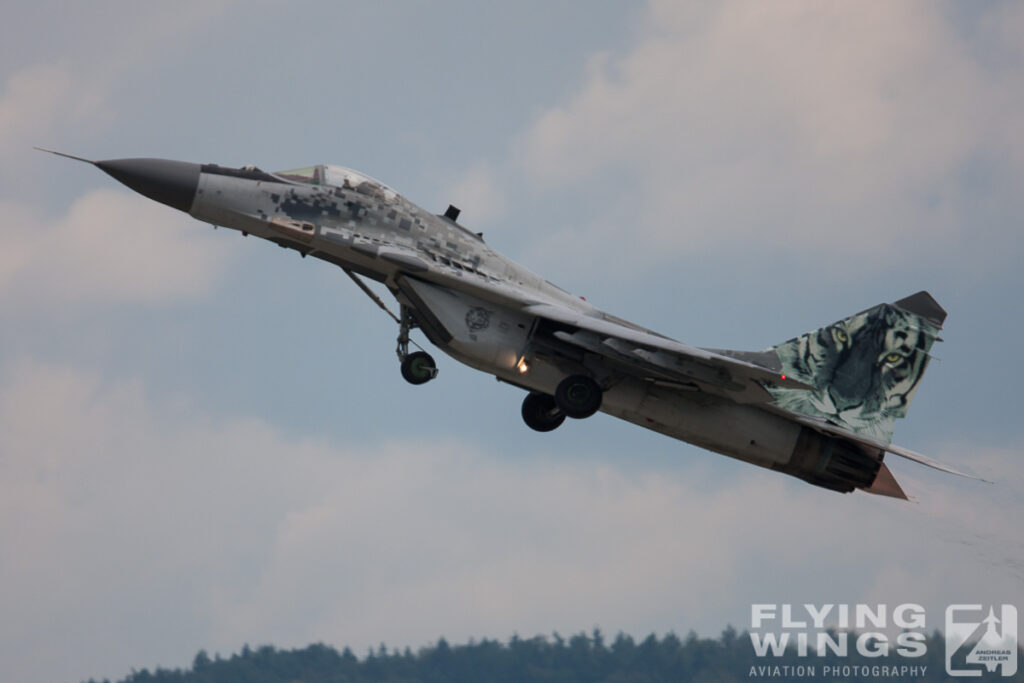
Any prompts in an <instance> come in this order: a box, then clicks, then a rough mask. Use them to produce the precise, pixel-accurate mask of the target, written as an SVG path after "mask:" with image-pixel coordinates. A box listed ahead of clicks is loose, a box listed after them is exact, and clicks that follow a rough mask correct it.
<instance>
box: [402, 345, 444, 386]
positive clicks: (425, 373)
mask: <svg viewBox="0 0 1024 683" xmlns="http://www.w3.org/2000/svg"><path fill="white" fill-rule="evenodd" d="M436 376H437V363H435V362H434V359H433V358H431V356H430V354H429V353H427V352H426V351H416V352H415V353H410V354H409V355H408V356H406V357H405V358H404V359H403V360H402V377H404V378H405V381H406V382H408V383H409V384H423V383H424V382H429V381H430V380H432V379H434V377H436Z"/></svg>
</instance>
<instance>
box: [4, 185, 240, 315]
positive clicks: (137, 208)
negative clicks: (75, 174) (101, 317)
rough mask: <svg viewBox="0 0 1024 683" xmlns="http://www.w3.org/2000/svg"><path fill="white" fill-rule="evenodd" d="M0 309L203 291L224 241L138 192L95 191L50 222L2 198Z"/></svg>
mask: <svg viewBox="0 0 1024 683" xmlns="http://www.w3.org/2000/svg"><path fill="white" fill-rule="evenodd" d="M0 212H2V213H3V214H4V216H6V217H7V220H8V221H9V222H8V224H7V227H6V229H5V230H4V231H2V232H0V307H2V308H4V309H7V310H25V309H38V308H41V307H42V308H68V307H72V306H80V305H82V304H92V305H101V306H102V305H111V304H112V305H116V304H120V303H124V302H135V301H144V302H152V301H164V300H171V299H177V298H181V297H188V296H195V295H197V294H201V293H203V292H205V291H207V290H208V289H209V287H210V285H211V283H212V282H213V281H214V280H215V279H216V277H217V276H218V273H219V272H220V271H221V270H222V269H223V268H224V267H225V265H226V263H227V259H228V256H227V254H228V245H227V244H226V243H225V242H224V241H223V240H217V239H214V238H212V237H211V235H210V234H208V233H210V232H212V231H209V230H207V229H206V228H205V227H204V226H202V225H199V224H197V223H196V222H195V221H194V220H192V219H191V218H189V217H188V216H186V215H185V214H183V213H180V212H178V211H175V210H173V209H171V208H168V207H166V206H163V205H161V204H158V203H156V202H153V201H151V200H149V199H146V198H144V197H141V196H136V195H133V194H129V193H127V192H121V191H116V190H96V191H93V192H90V193H88V194H86V195H84V196H82V197H81V198H79V199H78V200H76V201H75V202H74V204H72V205H71V207H70V208H69V210H68V212H67V214H66V215H65V216H63V217H61V218H59V219H57V220H54V221H48V220H46V219H44V218H41V217H40V216H38V215H36V214H35V213H34V212H33V211H32V210H31V209H29V208H28V207H26V206H24V205H22V204H20V203H17V202H10V201H3V200H0Z"/></svg>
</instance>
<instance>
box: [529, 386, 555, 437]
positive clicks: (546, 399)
mask: <svg viewBox="0 0 1024 683" xmlns="http://www.w3.org/2000/svg"><path fill="white" fill-rule="evenodd" d="M523 422H525V423H526V426H527V427H529V428H530V429H533V430H536V431H538V432H550V431H551V430H552V429H557V428H558V427H559V426H560V425H561V424H562V423H563V422H565V413H563V412H562V411H561V410H559V409H558V404H557V403H555V397H554V396H549V395H548V394H537V393H529V394H527V395H526V398H525V399H523Z"/></svg>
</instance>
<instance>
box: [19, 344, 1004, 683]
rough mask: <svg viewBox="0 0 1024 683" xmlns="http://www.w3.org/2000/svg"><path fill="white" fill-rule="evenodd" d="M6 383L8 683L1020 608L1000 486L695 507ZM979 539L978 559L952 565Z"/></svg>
mask: <svg viewBox="0 0 1024 683" xmlns="http://www.w3.org/2000/svg"><path fill="white" fill-rule="evenodd" d="M3 376H4V377H5V379H4V382H3V384H2V385H0V387H2V388H0V544H2V545H3V547H5V548H16V549H17V552H10V553H4V554H3V556H0V585H4V586H5V591H4V593H3V594H0V601H2V602H0V608H2V610H3V613H4V614H5V615H7V618H5V620H4V621H3V624H2V625H0V662H3V663H4V664H3V667H4V671H3V672H0V673H2V675H3V677H4V678H5V679H11V680H23V681H33V680H53V679H55V678H66V679H76V678H82V677H85V676H89V675H110V676H116V675H119V674H123V673H124V672H126V671H127V670H128V669H129V668H130V667H133V666H134V667H137V668H138V667H142V666H150V667H151V666H154V665H156V664H163V665H182V664H185V663H187V662H188V661H189V660H190V658H191V656H192V655H193V654H194V652H195V651H196V650H198V649H200V648H206V649H208V650H210V651H216V650H219V651H221V652H227V651H230V650H235V649H237V648H239V647H240V646H241V645H242V643H244V642H249V643H254V644H255V643H262V642H273V643H274V644H276V645H280V646H293V645H303V644H305V643H308V642H311V641H316V640H323V641H326V642H330V643H334V644H337V645H339V646H340V645H344V644H349V645H352V646H354V647H356V648H357V649H361V648H363V647H365V646H368V645H375V644H376V643H378V642H380V641H386V642H387V643H388V644H389V645H398V646H401V645H406V644H409V645H412V646H414V647H415V646H418V645H421V644H424V643H427V642H430V641H432V640H433V639H435V638H437V637H439V636H441V635H444V636H446V637H448V638H450V639H455V640H463V639H466V638H468V637H470V636H475V637H481V636H485V635H486V636H489V637H506V636H508V635H510V634H511V633H513V632H518V633H520V634H523V635H533V634H535V633H538V632H550V631H551V630H554V629H558V630H560V631H562V632H563V633H566V632H574V631H577V630H581V629H589V628H590V627H592V626H594V625H599V626H601V627H603V628H605V629H607V630H612V631H614V630H617V629H619V628H623V629H626V630H629V631H633V632H635V633H637V634H640V635H642V634H644V633H646V632H649V631H650V630H660V631H665V630H668V629H675V630H677V631H681V632H685V631H686V630H689V629H690V628H697V629H698V630H699V631H700V632H702V633H707V634H713V633H714V632H715V631H716V630H717V629H718V628H721V627H724V626H725V624H726V623H727V622H732V623H734V625H736V626H738V627H741V628H742V627H743V626H745V619H746V618H747V615H748V614H749V605H750V603H751V602H755V601H779V602H782V601H786V600H794V601H819V602H835V601H844V600H845V601H856V600H859V599H864V600H868V601H878V602H890V603H891V602H894V601H895V602H901V601H907V600H913V601H919V602H922V603H923V604H925V605H926V606H928V607H929V609H930V610H931V608H932V606H933V605H936V604H938V605H939V606H940V607H941V605H942V604H944V601H948V600H951V599H959V598H960V597H962V596H963V595H964V594H965V593H967V594H970V595H972V596H975V595H976V596H979V599H990V598H991V599H995V600H1009V599H1013V598H1015V597H1016V595H1015V594H1014V591H1016V590H1017V589H1018V587H1019V579H1020V563H1021V554H1020V553H1021V548H1020V547H1019V545H1018V546H1017V547H1014V546H1012V545H1005V544H1002V543H1001V542H1002V541H1003V540H1012V539H1014V538H1015V534H1016V522H1015V520H1016V519H1017V518H1018V517H1019V516H1020V514H1021V513H1022V512H1024V509H1022V507H1021V506H1022V501H1021V500H1020V497H1019V493H1017V492H1019V485H1020V482H1019V478H1018V479H1014V480H1013V481H1012V482H1011V483H1010V487H1009V488H1007V489H1006V491H1008V492H1010V493H1011V494H1012V495H1011V496H1010V498H1008V499H999V500H997V501H992V500H991V499H990V495H991V490H990V489H989V488H988V487H983V486H982V485H980V484H979V485H975V484H974V483H972V482H966V484H965V483H964V482H963V481H962V480H955V479H952V478H944V479H935V480H934V482H935V483H933V484H930V485H929V486H930V488H931V490H929V491H928V492H927V495H925V494H923V493H922V500H923V502H922V503H921V504H920V505H917V506H914V505H910V504H907V503H902V502H899V501H892V500H888V499H882V498H877V497H874V496H869V495H865V494H854V495H851V496H841V495H838V494H833V493H831V492H826V491H822V490H819V489H814V488H812V487H810V486H807V485H804V484H802V483H801V482H797V481H795V480H790V479H787V478H785V477H783V476H782V475H779V474H776V473H771V472H767V471H762V470H757V469H754V468H752V467H751V468H742V474H738V475H737V476H736V477H735V478H733V479H732V480H730V481H727V482H724V483H721V484H714V485H709V476H708V472H707V471H706V470H707V462H709V461H707V460H698V462H699V463H700V464H698V465H696V466H694V467H692V468H687V469H686V470H685V471H684V472H680V471H677V472H675V473H673V474H668V473H666V472H659V471H658V470H657V469H656V468H655V467H653V466H651V464H650V463H645V462H644V460H643V458H642V457H637V458H634V459H631V460H630V461H622V460H620V461H618V464H614V465H613V464H611V463H612V462H613V461H612V460H609V459H608V457H607V456H608V455H610V454H603V453H599V452H598V453H595V456H596V457H595V458H593V459H573V460H570V461H566V460H564V459H559V458H558V457H557V456H556V455H554V454H552V455H549V456H546V457H536V456H529V457H516V458H511V457H506V456H502V455H500V454H491V453H488V452H487V446H486V445H485V444H474V443H467V442H464V441H459V440H440V441H434V442H430V443H421V442H414V441H395V442H390V443H381V444H374V445H368V446H357V445H355V444H336V443H327V442H323V441H320V440H318V439H317V438H315V437H307V438H296V437H291V436H288V435H285V434H282V433H281V432H279V431H277V430H276V429H274V428H273V427H271V426H270V425H268V424H266V423H265V422H263V421H262V420H257V419H252V418H245V417H237V418H229V419H218V420H213V419H210V418H208V417H206V416H204V415H201V414H196V413H194V412H193V411H192V410H191V409H190V408H189V407H188V406H187V404H184V405H183V404H176V405H173V406H157V405H152V404H151V403H150V401H149V399H148V397H147V393H146V391H145V388H144V387H142V386H140V385H139V384H138V382H135V381H128V380H125V381H108V380H103V379H101V378H100V377H99V376H98V375H92V374H89V373H85V372H82V371H77V370H72V369H69V368H66V367H61V366H54V365H46V364H40V363H37V362H35V361H31V360H26V361H23V362H21V363H19V364H17V365H14V366H11V367H8V368H7V369H6V372H5V373H4V374H3ZM701 457H702V458H716V457H718V456H714V455H711V454H707V453H703V454H702V456H701ZM976 458H980V459H981V460H983V461H984V462H989V463H991V464H990V465H989V467H990V468H991V467H995V468H1009V466H1010V464H1011V462H1010V460H1009V458H1010V456H1009V455H1008V454H1007V453H1006V452H1002V451H996V452H990V453H981V454H978V456H976ZM984 462H982V463H978V462H977V460H976V464H977V466H978V468H979V469H984V468H985V464H984ZM1007 471H1011V472H1012V470H1010V469H1008V470H1007ZM913 472H916V471H912V473H913ZM1014 476H1015V475H1014ZM914 478H915V477H914V476H911V478H910V479H911V481H913V479H914ZM924 480H925V481H926V482H927V481H928V476H927V475H925V476H924ZM918 492H919V493H921V491H920V490H919V491H918ZM1013 496H1016V498H1014V497H1013ZM980 534H985V535H987V538H988V539H989V541H987V542H985V543H983V545H987V546H989V550H992V551H994V552H996V555H995V557H996V558H997V559H998V560H999V561H997V562H993V561H992V558H993V555H992V554H991V553H988V552H979V550H978V548H977V546H975V547H971V548H968V549H967V550H966V551H965V546H964V545H963V542H974V540H975V539H976V538H977V537H978V536H979V535H980ZM983 550H984V549H983ZM1014 563H1016V564H1014ZM899 567H912V568H913V570H912V571H901V570H899V569H898V568H899ZM893 568H897V569H893ZM935 609H939V607H936V608H935ZM54 624H60V625H61V626H60V633H59V635H60V636H61V637H60V638H56V637H55V636H54ZM47 636H51V637H47ZM111 643H117V644H118V646H117V647H109V644H111ZM51 645H53V646H55V647H56V646H59V647H60V648H62V650H61V656H60V657H55V656H51V655H52V654H53V653H51V652H48V650H47V648H49V647H50V646H51ZM126 653H130V654H126ZM43 662H49V663H48V664H44V663H43Z"/></svg>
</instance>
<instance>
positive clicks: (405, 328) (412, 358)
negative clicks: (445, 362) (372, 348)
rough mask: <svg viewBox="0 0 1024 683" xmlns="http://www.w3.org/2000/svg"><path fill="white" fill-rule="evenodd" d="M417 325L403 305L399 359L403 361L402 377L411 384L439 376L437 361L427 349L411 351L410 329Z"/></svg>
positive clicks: (398, 349)
mask: <svg viewBox="0 0 1024 683" xmlns="http://www.w3.org/2000/svg"><path fill="white" fill-rule="evenodd" d="M414 327H416V320H415V319H414V318H413V317H412V312H411V311H410V310H409V308H408V306H404V305H403V306H402V307H401V310H400V311H399V320H398V348H397V349H396V350H395V352H396V353H397V354H398V360H400V361H401V363H402V377H403V378H405V381H406V382H408V383H409V384H425V383H426V382H429V381H430V380H432V379H434V378H435V377H437V363H435V362H434V358H433V357H432V356H431V355H430V354H429V353H427V352H426V351H423V350H420V351H415V352H413V353H409V331H410V330H411V329H412V328H414Z"/></svg>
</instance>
